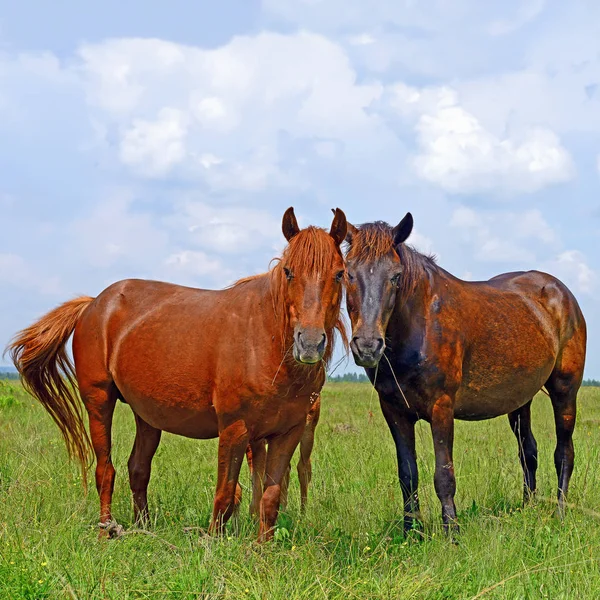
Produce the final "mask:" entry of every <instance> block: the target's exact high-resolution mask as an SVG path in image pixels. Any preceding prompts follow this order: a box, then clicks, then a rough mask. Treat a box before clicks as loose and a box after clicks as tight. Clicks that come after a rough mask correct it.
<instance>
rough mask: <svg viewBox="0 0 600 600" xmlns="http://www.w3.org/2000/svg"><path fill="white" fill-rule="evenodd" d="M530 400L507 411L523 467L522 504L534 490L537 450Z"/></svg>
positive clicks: (529, 497)
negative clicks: (515, 408)
mask: <svg viewBox="0 0 600 600" xmlns="http://www.w3.org/2000/svg"><path fill="white" fill-rule="evenodd" d="M531 402H532V401H531V400H530V401H529V402H528V403H527V404H525V405H524V406H522V407H521V408H519V409H517V410H515V411H513V412H511V413H509V415H508V421H509V423H510V428H511V429H512V431H513V433H514V434H515V437H516V438H517V442H518V443H519V460H520V462H521V467H522V469H523V504H526V503H527V502H528V501H529V500H530V499H531V498H532V497H533V496H534V494H535V491H536V487H537V486H536V471H537V465H538V451H537V444H536V441H535V437H534V436H533V432H532V431H531Z"/></svg>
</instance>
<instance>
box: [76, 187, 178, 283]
mask: <svg viewBox="0 0 600 600" xmlns="http://www.w3.org/2000/svg"><path fill="white" fill-rule="evenodd" d="M133 201H134V197H133V195H132V193H131V192H129V191H122V190H117V191H115V192H113V193H112V194H110V195H108V197H107V198H106V199H105V200H104V201H103V202H100V203H98V204H97V205H96V206H95V207H94V208H93V209H92V210H91V212H90V213H89V214H87V215H86V216H84V217H81V218H78V219H75V220H74V221H73V222H72V223H71V224H70V227H69V229H70V234H71V238H72V239H71V244H72V245H73V247H75V248H77V251H78V253H79V254H80V255H82V257H83V258H84V260H85V262H86V263H87V264H89V265H91V266H93V267H95V268H100V269H113V270H118V271H120V272H123V271H126V270H129V272H130V273H132V274H134V273H135V274H136V275H140V274H143V275H144V276H149V274H150V273H151V272H152V270H153V268H154V266H155V265H156V264H158V263H160V262H161V261H162V259H163V257H164V256H165V254H166V252H167V247H168V234H167V233H166V232H165V230H164V229H163V228H161V227H159V226H158V225H156V224H155V223H154V222H153V217H152V215H151V214H149V213H147V212H142V211H140V210H135V209H134V207H133Z"/></svg>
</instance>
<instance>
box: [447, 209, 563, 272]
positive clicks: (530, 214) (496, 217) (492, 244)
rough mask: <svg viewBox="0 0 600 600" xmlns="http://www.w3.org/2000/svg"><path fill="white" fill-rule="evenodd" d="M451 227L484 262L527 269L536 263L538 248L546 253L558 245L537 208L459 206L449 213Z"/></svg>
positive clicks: (552, 232)
mask: <svg viewBox="0 0 600 600" xmlns="http://www.w3.org/2000/svg"><path fill="white" fill-rule="evenodd" d="M450 227H452V228H453V229H455V230H456V232H457V235H458V239H461V240H462V241H463V242H465V243H467V244H468V245H469V246H470V247H471V248H472V252H473V255H474V257H475V258H476V260H480V261H483V262H504V263H513V264H516V265H520V266H522V267H525V266H526V265H529V266H530V265H533V264H535V262H536V252H535V250H536V249H537V248H538V247H541V248H543V249H544V251H545V252H547V248H548V246H550V245H553V244H555V243H556V242H557V237H556V233H555V232H554V230H553V229H552V228H551V227H550V225H549V224H548V223H547V222H546V220H545V219H544V217H543V216H542V214H541V212H540V211H539V210H536V209H532V210H527V211H523V212H520V213H517V212H510V211H487V212H483V211H479V212H478V211H475V210H473V209H472V208H468V207H466V206H459V207H458V208H456V209H455V210H454V212H453V213H452V218H451V220H450ZM540 244H541V246H540Z"/></svg>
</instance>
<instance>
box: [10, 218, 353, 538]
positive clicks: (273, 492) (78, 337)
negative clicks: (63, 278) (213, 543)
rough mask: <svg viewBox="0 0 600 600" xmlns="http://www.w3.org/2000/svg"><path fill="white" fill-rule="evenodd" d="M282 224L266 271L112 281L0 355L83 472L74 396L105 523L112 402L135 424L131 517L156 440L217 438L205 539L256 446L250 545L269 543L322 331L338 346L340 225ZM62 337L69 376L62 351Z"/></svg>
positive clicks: (142, 497)
mask: <svg viewBox="0 0 600 600" xmlns="http://www.w3.org/2000/svg"><path fill="white" fill-rule="evenodd" d="M282 228H283V233H284V235H285V238H286V239H287V240H288V242H289V244H288V245H287V247H286V249H285V250H284V252H283V255H282V257H281V259H279V260H277V261H276V262H275V264H274V266H273V268H272V269H271V270H270V271H269V272H267V273H264V274H262V275H257V276H253V277H248V278H246V279H243V280H240V281H238V282H237V283H236V284H234V285H233V286H231V287H229V288H227V289H224V290H220V291H209V290H199V289H193V288H188V287H183V286H179V285H173V284H169V283H162V282H156V281H142V280H135V279H130V280H125V281H121V282H118V283H115V284H113V285H111V286H110V287H108V288H107V289H106V290H104V291H103V292H102V293H101V294H100V295H99V296H98V297H97V298H95V299H94V298H90V297H81V298H76V299H74V300H71V301H69V302H66V303H64V304H63V305H61V306H59V307H58V308H56V309H54V310H53V311H51V312H50V313H48V314H47V315H46V316H44V317H42V318H41V319H40V320H39V321H38V322H37V323H35V324H33V325H32V326H31V327H29V328H27V329H25V330H23V331H22V332H20V333H19V334H18V335H17V337H16V339H14V340H13V342H12V343H11V345H10V346H9V350H10V353H11V357H12V359H13V361H14V363H15V365H16V367H17V368H18V370H19V372H20V374H21V377H22V380H23V383H24V385H25V387H26V388H27V389H28V390H29V391H30V392H31V393H32V394H33V396H35V397H36V398H37V399H38V400H39V401H40V402H41V403H42V405H43V406H44V407H45V408H46V410H47V411H48V412H49V413H50V415H51V416H52V418H53V419H54V420H55V421H56V423H57V424H58V426H59V428H60V430H61V432H62V434H63V437H64V439H65V442H66V445H67V449H68V450H69V453H70V455H71V456H74V457H75V458H77V459H78V460H79V461H80V462H81V464H82V468H85V466H86V465H87V464H88V459H89V445H90V441H89V438H88V434H87V432H86V429H85V426H84V423H83V419H82V411H81V405H80V403H79V401H78V400H77V399H76V396H75V394H74V393H73V391H72V390H73V389H74V388H75V386H77V387H78V388H79V393H80V395H81V399H82V401H83V405H84V406H85V409H86V410H87V413H88V417H89V429H90V436H91V446H92V447H93V450H94V453H95V455H96V461H97V465H96V487H97V489H98V493H99V496H100V522H101V524H104V526H105V527H106V526H107V525H109V524H111V523H113V521H112V515H111V499H112V493H113V485H114V477H115V469H114V467H113V465H112V462H111V425H112V418H113V411H114V409H115V404H116V401H117V399H121V400H122V401H123V402H125V403H127V404H128V405H129V406H130V408H131V410H132V411H133V413H134V415H135V422H136V437H135V443H134V446H133V451H132V453H131V456H130V458H129V464H128V466H129V481H130V485H131V490H132V492H133V502H134V513H135V519H136V520H140V519H146V518H147V517H148V502H147V488H148V481H149V478H150V468H151V462H152V457H153V456H154V453H155V452H156V449H157V447H158V444H159V441H160V437H161V432H162V431H168V432H171V433H175V434H178V435H183V436H186V437H190V438H199V439H207V438H215V437H217V436H218V438H219V449H218V475H217V489H216V494H215V499H214V506H213V515H212V521H211V526H210V530H211V532H213V533H219V532H221V531H222V529H223V526H224V524H225V522H226V521H227V520H228V519H229V517H230V516H231V514H232V512H233V510H234V507H235V505H236V504H237V502H239V495H238V494H239V491H240V488H239V485H238V477H239V472H240V467H241V464H242V462H243V459H244V453H245V451H246V449H247V447H248V445H250V446H252V447H253V448H254V447H257V446H259V445H260V444H262V443H263V440H266V441H267V442H268V452H267V455H266V459H265V465H266V466H265V475H264V490H261V492H262V493H261V500H260V532H259V539H260V540H266V539H269V538H271V537H272V535H273V528H274V526H275V522H276V519H277V514H278V509H279V502H280V490H281V483H282V478H283V477H284V475H285V473H286V470H287V469H288V467H289V464H290V459H291V457H292V455H293V453H294V450H295V449H296V446H297V445H298V443H299V442H300V439H301V438H302V436H303V433H304V432H305V429H306V424H307V416H308V414H309V412H310V409H311V402H314V399H315V398H316V397H317V396H318V395H319V392H320V391H321V388H322V386H323V383H324V381H325V365H326V363H327V361H328V360H329V359H330V357H331V355H332V352H333V337H334V331H335V330H336V329H337V330H338V331H340V332H341V333H342V336H343V326H342V324H341V321H340V304H341V298H342V292H343V288H342V281H343V278H344V274H345V270H344V262H343V258H342V253H341V251H340V244H341V242H342V241H343V240H344V237H345V236H346V217H345V216H344V213H343V212H342V211H341V210H339V209H338V210H337V211H336V213H335V217H334V219H333V223H332V225H331V230H330V232H329V233H328V232H326V231H325V230H323V229H319V228H316V227H312V226H311V227H308V228H306V229H303V230H300V229H299V227H298V223H297V221H296V218H295V216H294V212H293V209H291V208H290V209H288V210H287V211H286V213H285V215H284V217H283V224H282ZM71 333H73V358H74V362H75V369H74V370H73V366H72V365H71V363H70V361H69V357H68V355H67V353H66V350H65V345H66V342H67V340H68V338H69V336H70V335H71ZM101 534H102V531H101Z"/></svg>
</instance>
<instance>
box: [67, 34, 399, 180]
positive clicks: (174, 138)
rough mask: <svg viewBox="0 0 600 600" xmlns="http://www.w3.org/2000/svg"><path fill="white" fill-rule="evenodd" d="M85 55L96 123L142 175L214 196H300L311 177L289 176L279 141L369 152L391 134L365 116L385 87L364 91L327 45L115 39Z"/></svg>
mask: <svg viewBox="0 0 600 600" xmlns="http://www.w3.org/2000/svg"><path fill="white" fill-rule="evenodd" d="M80 56H81V59H82V64H81V65H80V66H79V72H80V73H81V75H82V77H83V79H84V82H85V85H86V89H87V91H88V101H89V103H90V105H91V106H92V107H95V109H96V110H95V114H94V117H95V118H96V119H97V120H100V121H101V122H103V123H104V124H105V126H106V127H108V131H109V134H110V132H111V131H112V132H113V135H117V136H118V137H119V143H120V158H121V160H122V161H123V162H124V163H125V164H126V165H127V166H129V167H132V168H133V169H134V171H135V172H136V173H137V174H142V175H146V176H152V177H161V176H166V175H169V174H170V172H171V171H172V169H173V168H175V167H178V168H181V169H183V170H182V173H185V176H186V177H195V178H201V179H203V180H204V181H205V182H206V183H207V184H208V185H209V186H210V187H211V189H214V190H253V191H259V190H264V189H266V188H267V187H269V186H274V187H282V186H283V187H289V186H292V187H296V188H299V189H302V188H303V187H304V186H305V185H306V184H305V178H302V177H300V176H298V175H297V174H294V173H293V172H292V171H290V170H289V169H288V170H287V171H286V169H284V168H283V167H282V156H281V151H280V136H281V134H282V132H285V133H286V134H287V135H289V136H291V137H292V138H293V139H294V138H298V139H307V138H308V139H311V138H319V139H324V138H325V139H335V140H341V141H344V142H350V141H352V142H354V141H355V140H357V139H361V140H364V141H365V143H366V142H368V143H370V144H371V145H372V146H377V145H380V146H381V145H383V144H385V143H386V140H387V139H388V136H389V132H386V130H385V127H383V125H382V124H381V123H380V122H379V118H378V117H377V116H376V115H368V114H367V113H366V112H365V108H366V107H368V106H369V105H370V103H371V102H372V100H373V99H375V98H376V97H377V96H378V95H379V94H380V93H381V89H382V87H381V86H380V85H378V84H369V85H367V84H359V83H358V82H357V80H356V79H357V78H356V73H355V71H354V69H353V68H352V66H351V64H350V62H349V60H348V57H347V56H346V54H345V52H344V50H343V49H342V48H341V47H340V46H338V45H337V44H335V43H333V42H331V41H329V40H328V39H326V38H325V37H323V36H320V35H316V34H311V33H306V32H300V33H297V34H294V35H287V36H286V35H280V34H275V33H261V34H259V35H257V36H254V37H238V38H234V39H233V40H231V41H230V42H229V43H228V44H227V45H225V46H222V47H220V48H216V49H212V50H204V49H201V48H198V47H193V46H184V45H180V44H175V43H171V42H166V41H163V40H156V39H146V40H142V39H119V40H110V41H106V42H103V43H100V44H96V45H86V46H84V47H83V48H82V50H81V51H80ZM212 157H214V159H213V158H212Z"/></svg>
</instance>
